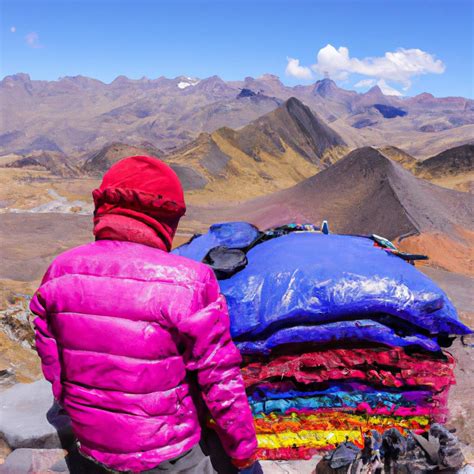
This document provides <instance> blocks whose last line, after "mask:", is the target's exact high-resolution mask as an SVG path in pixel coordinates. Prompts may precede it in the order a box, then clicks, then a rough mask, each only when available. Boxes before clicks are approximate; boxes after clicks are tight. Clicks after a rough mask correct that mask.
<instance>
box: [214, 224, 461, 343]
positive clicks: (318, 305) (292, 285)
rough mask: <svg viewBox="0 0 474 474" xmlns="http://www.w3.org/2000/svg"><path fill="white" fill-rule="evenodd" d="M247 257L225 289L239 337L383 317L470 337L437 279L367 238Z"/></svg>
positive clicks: (259, 250)
mask: <svg viewBox="0 0 474 474" xmlns="http://www.w3.org/2000/svg"><path fill="white" fill-rule="evenodd" d="M247 258H248V261H249V263H248V265H247V266H246V267H245V268H244V269H243V270H242V271H240V272H239V273H237V274H235V275H234V276H233V277H232V278H229V279H228V280H224V281H221V282H220V285H221V290H222V292H223V293H224V295H225V296H226V299H227V303H228V306H229V311H230V316H231V331H232V335H233V336H234V337H243V336H245V338H246V339H248V338H249V337H256V336H258V335H259V334H261V333H268V332H269V331H274V330H275V329H278V328H281V327H287V326H289V325H291V326H298V325H302V324H321V323H327V322H332V321H337V320H340V319H345V318H346V319H347V317H348V316H354V315H355V316H357V317H359V318H361V319H363V318H364V317H367V316H368V315H373V314H378V313H386V314H390V315H392V316H395V317H397V318H400V319H402V320H405V321H408V322H409V323H410V324H412V325H413V326H414V327H418V328H420V329H424V330H426V331H428V332H430V333H432V334H439V333H443V334H468V333H470V330H469V328H467V327H466V326H464V325H463V324H462V323H461V322H460V321H459V319H458V315H457V313H456V310H455V308H454V306H453V305H452V303H451V302H450V301H449V299H448V297H447V296H446V294H445V293H444V292H443V291H442V290H441V289H440V288H439V287H438V286H437V285H436V284H435V283H434V282H433V281H432V280H430V279H429V278H428V277H426V276H425V275H423V274H422V273H421V272H419V271H418V270H417V269H416V268H415V267H414V266H413V265H410V264H408V263H407V262H405V261H403V260H402V259H400V258H398V257H396V256H394V255H392V254H390V253H389V252H386V251H385V250H383V249H381V248H378V247H374V245H373V242H372V241H371V240H370V239H367V238H363V237H355V236H345V235H334V234H330V235H324V234H318V233H310V232H298V233H293V234H289V235H285V236H282V237H278V238H275V239H272V240H268V241H265V242H263V243H261V244H259V245H256V246H255V247H253V248H252V249H251V250H250V251H249V252H248V253H247ZM332 330H333V332H334V333H337V332H338V331H339V329H338V327H337V326H332ZM393 342H395V341H393ZM392 345H393V344H392Z"/></svg>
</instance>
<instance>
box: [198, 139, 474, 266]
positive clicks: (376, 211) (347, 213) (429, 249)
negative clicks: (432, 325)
mask: <svg viewBox="0 0 474 474" xmlns="http://www.w3.org/2000/svg"><path fill="white" fill-rule="evenodd" d="M473 206H474V197H473V196H472V195H471V194H468V193H461V192H458V191H454V190H450V189H445V188H442V187H439V186H436V185H433V184H431V183H429V182H426V181H424V180H422V179H419V178H416V177H415V176H414V175H413V174H412V173H411V172H409V171H407V170H405V169H403V168H402V167H401V166H400V165H399V164H397V163H395V162H394V161H392V160H390V159H388V158H387V157H385V156H384V155H383V154H382V153H380V152H379V151H378V150H376V149H374V148H370V147H368V148H361V149H357V150H355V151H353V152H351V153H349V154H348V155H347V156H346V157H345V158H344V159H342V160H340V161H339V162H338V163H336V164H334V165H333V166H331V167H330V168H328V169H326V170H324V171H322V172H320V173H318V174H316V175H315V176H313V177H311V178H308V179H306V180H305V181H302V182H301V183H299V184H297V185H295V186H293V187H291V188H288V189H285V190H283V191H279V192H276V193H273V194H270V195H267V196H263V197H260V198H256V199H254V200H250V201H248V202H246V203H243V204H241V205H240V206H237V207H233V208H232V209H227V208H225V207H221V208H220V209H217V210H216V209H212V210H210V209H199V210H196V211H195V212H196V215H200V219H201V220H205V219H206V217H207V216H208V214H209V213H212V214H213V215H214V220H216V218H219V219H220V220H226V219H233V220H248V221H250V222H253V223H255V224H256V225H258V226H259V227H264V228H265V227H271V226H275V225H280V224H283V223H286V222H292V221H296V222H314V223H319V222H321V221H322V220H323V219H328V220H329V223H330V226H331V229H332V230H333V231H334V232H337V233H351V234H370V233H376V234H379V235H383V236H385V237H387V238H389V239H397V240H399V242H400V244H401V245H402V246H403V247H404V248H406V249H410V250H413V251H419V252H425V253H427V254H428V255H431V256H432V257H433V260H434V262H436V263H437V264H438V265H439V266H441V267H442V268H446V269H449V270H455V271H460V272H464V273H468V274H472V273H473V269H472V262H471V261H470V259H469V255H470V250H469V249H470V248H472V247H471V246H472V245H473V244H474V221H473V219H472V209H473ZM195 218H197V217H195Z"/></svg>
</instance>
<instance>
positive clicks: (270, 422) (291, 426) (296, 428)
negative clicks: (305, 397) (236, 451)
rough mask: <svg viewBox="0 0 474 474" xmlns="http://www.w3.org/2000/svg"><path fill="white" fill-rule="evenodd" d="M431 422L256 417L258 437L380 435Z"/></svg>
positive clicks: (375, 417)
mask: <svg viewBox="0 0 474 474" xmlns="http://www.w3.org/2000/svg"><path fill="white" fill-rule="evenodd" d="M429 423H430V419H429V417H428V416H408V417H401V416H379V415H370V416H366V415H364V416H362V415H356V414H351V413H339V412H337V411H332V412H329V413H314V414H308V415H305V414H298V413H290V414H288V415H279V414H275V413H270V414H269V415H260V416H258V417H256V418H255V428H256V431H257V434H279V433H282V432H288V431H291V432H294V433H300V432H301V431H328V432H330V431H340V430H349V431H356V430H357V431H359V432H366V431H367V430H372V429H373V430H377V431H378V432H380V433H383V432H384V431H385V430H386V429H387V428H391V427H396V428H397V429H399V430H400V431H405V430H419V429H425V428H426V427H427V426H428V425H429Z"/></svg>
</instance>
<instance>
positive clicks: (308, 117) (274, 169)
mask: <svg viewBox="0 0 474 474" xmlns="http://www.w3.org/2000/svg"><path fill="white" fill-rule="evenodd" d="M346 151H347V148H346V147H345V142H344V140H343V139H342V138H341V137H340V136H339V135H338V134H337V133H336V132H334V130H332V129H331V127H329V126H328V125H327V124H325V123H324V121H323V120H321V119H320V118H319V117H318V116H316V115H315V114H314V113H313V112H312V111H311V110H310V109H309V108H308V107H307V106H305V105H304V104H303V103H301V102H300V101H299V100H298V99H295V98H290V99H288V100H287V101H286V102H284V103H283V104H282V105H281V106H280V107H278V108H277V109H276V110H274V111H272V112H269V113H267V114H265V115H263V116H262V117H260V118H258V119H257V120H255V121H253V122H251V123H250V124H249V125H247V126H245V127H243V128H241V129H239V130H232V129H230V128H221V129H219V130H217V131H215V132H214V133H212V134H208V133H202V134H201V135H200V136H199V137H198V138H197V139H196V140H194V141H192V142H190V143H189V144H187V145H186V146H184V147H182V148H180V149H178V150H176V151H175V152H173V153H172V154H170V155H168V156H167V157H166V159H167V161H168V162H169V163H170V165H171V166H176V165H179V166H188V167H191V168H193V169H194V170H195V171H196V172H198V173H200V174H201V175H202V176H205V178H206V182H205V183H202V185H201V186H196V188H199V187H201V189H202V190H201V191H199V192H196V193H194V194H193V195H192V199H193V200H195V201H201V202H205V201H206V200H208V199H209V193H216V195H218V197H219V199H220V200H243V199H248V198H249V197H255V196H258V195H262V194H265V193H268V192H271V191H276V190H278V189H283V188H286V187H289V186H292V185H293V184H295V183H298V182H299V181H301V180H303V179H305V178H307V177H309V176H311V175H313V174H315V173H316V172H318V171H320V170H322V169H325V168H326V167H327V166H328V164H330V163H331V162H333V161H336V160H337V159H338V158H339V157H340V156H342V155H343V154H344V153H345V152H346ZM217 193H218V194H217ZM211 197H212V195H211Z"/></svg>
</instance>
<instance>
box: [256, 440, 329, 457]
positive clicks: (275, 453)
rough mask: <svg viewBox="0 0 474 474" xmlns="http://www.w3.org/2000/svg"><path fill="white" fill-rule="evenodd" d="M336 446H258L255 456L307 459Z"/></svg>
mask: <svg viewBox="0 0 474 474" xmlns="http://www.w3.org/2000/svg"><path fill="white" fill-rule="evenodd" d="M335 448H336V446H335V445H333V444H328V445H327V446H325V447H324V449H321V448H306V447H291V448H274V449H267V448H258V449H257V453H256V457H257V459H262V460H263V459H267V460H278V459H284V460H286V461H290V460H309V459H311V458H312V457H313V456H314V455H316V454H318V453H320V452H327V451H330V450H332V449H335Z"/></svg>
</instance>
